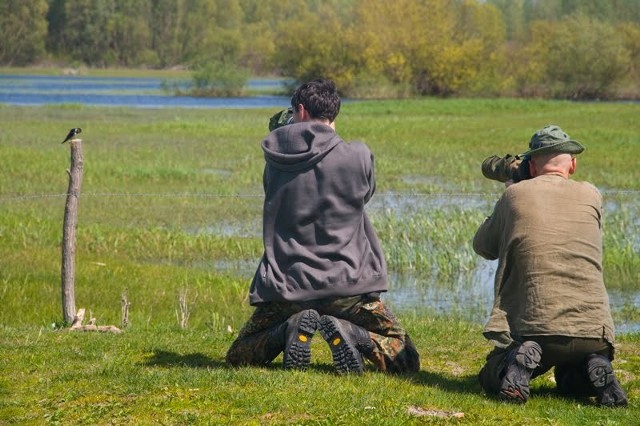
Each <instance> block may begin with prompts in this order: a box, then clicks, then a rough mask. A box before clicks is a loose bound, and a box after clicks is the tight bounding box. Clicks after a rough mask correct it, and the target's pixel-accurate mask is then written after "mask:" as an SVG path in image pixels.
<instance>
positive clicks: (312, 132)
mask: <svg viewBox="0 0 640 426" xmlns="http://www.w3.org/2000/svg"><path fill="white" fill-rule="evenodd" d="M341 140H342V139H340V137H339V136H338V135H337V134H336V132H335V130H333V129H332V128H331V127H330V126H328V125H326V124H322V123H317V122H312V121H307V122H302V123H293V124H289V125H286V126H282V127H279V128H277V129H275V130H274V131H273V132H271V133H269V135H268V136H267V137H266V138H265V139H264V140H263V141H262V150H263V151H264V158H265V160H266V161H267V163H269V164H270V165H271V166H273V167H275V168H277V169H279V170H283V171H290V172H291V171H298V170H305V169H308V168H311V167H313V166H314V165H315V164H316V163H317V162H319V161H320V160H322V158H324V156H325V155H327V154H328V153H329V152H330V151H331V150H332V149H333V148H334V147H335V146H336V145H337V144H338V143H339V142H340V141H341Z"/></svg>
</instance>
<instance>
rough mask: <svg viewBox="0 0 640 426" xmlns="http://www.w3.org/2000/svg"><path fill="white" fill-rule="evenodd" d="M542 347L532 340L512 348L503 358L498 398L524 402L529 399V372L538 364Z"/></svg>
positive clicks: (518, 402) (519, 402)
mask: <svg viewBox="0 0 640 426" xmlns="http://www.w3.org/2000/svg"><path fill="white" fill-rule="evenodd" d="M541 357H542V348H541V347H540V345H539V344H537V343H536V342H532V341H527V342H524V343H522V344H521V345H520V346H518V347H517V348H514V349H512V350H511V351H510V352H509V354H508V355H507V358H506V359H505V363H506V365H505V369H506V370H505V375H504V377H503V378H502V383H501V385H500V399H502V400H503V401H507V402H514V403H517V404H524V403H525V402H527V400H528V399H529V380H531V373H533V370H534V369H535V368H536V367H537V366H538V365H540V358H541Z"/></svg>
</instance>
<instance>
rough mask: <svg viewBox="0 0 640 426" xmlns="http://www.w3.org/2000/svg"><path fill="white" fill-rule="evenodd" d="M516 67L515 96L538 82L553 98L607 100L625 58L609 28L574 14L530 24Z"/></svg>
mask: <svg viewBox="0 0 640 426" xmlns="http://www.w3.org/2000/svg"><path fill="white" fill-rule="evenodd" d="M522 63H524V64H525V65H524V67H523V69H522V70H521V76H523V77H521V78H520V79H519V82H520V90H521V92H522V91H523V90H524V91H527V90H528V89H527V86H531V85H536V84H541V85H542V86H543V87H545V92H546V94H549V95H551V96H553V97H558V98H570V99H594V98H606V97H609V96H611V94H612V89H613V88H614V87H615V85H616V84H617V83H618V82H619V81H620V79H621V78H622V77H624V76H625V74H626V73H627V71H628V70H629V69H630V66H631V57H630V51H629V50H628V49H627V48H626V47H625V39H624V37H623V35H622V34H621V33H620V32H618V31H616V28H615V27H614V26H613V25H612V24H608V23H605V22H602V21H597V20H594V19H591V18H589V17H587V16H584V15H579V16H570V17H567V18H565V19H563V20H562V21H559V22H555V23H551V22H543V21H539V22H537V23H534V24H533V25H532V38H531V42H530V43H529V44H528V45H527V47H526V48H525V49H524V50H523V58H522Z"/></svg>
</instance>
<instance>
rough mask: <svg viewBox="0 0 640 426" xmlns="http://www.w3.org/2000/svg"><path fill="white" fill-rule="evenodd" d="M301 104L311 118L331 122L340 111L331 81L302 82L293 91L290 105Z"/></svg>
mask: <svg viewBox="0 0 640 426" xmlns="http://www.w3.org/2000/svg"><path fill="white" fill-rule="evenodd" d="M300 104H302V105H303V106H304V108H305V109H306V110H307V111H308V112H309V115H311V118H315V119H327V120H329V121H330V122H333V121H334V120H335V119H336V117H337V116H338V113H339V112H340V96H339V95H338V89H337V88H336V85H335V83H334V82H333V81H331V80H328V79H317V80H312V81H309V82H308V83H304V84H302V85H300V86H298V88H297V89H296V90H295V91H294V92H293V96H291V106H292V107H293V108H297V107H298V105H300Z"/></svg>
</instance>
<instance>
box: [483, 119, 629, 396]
mask: <svg viewBox="0 0 640 426" xmlns="http://www.w3.org/2000/svg"><path fill="white" fill-rule="evenodd" d="M529 148H530V149H529V151H527V152H526V153H524V154H523V156H524V157H525V158H528V159H529V168H530V174H531V177H532V178H531V179H527V180H522V181H520V182H519V183H515V184H511V182H507V189H506V191H505V192H504V194H503V195H502V197H501V198H500V199H499V200H498V202H497V203H496V205H495V208H494V211H493V213H492V215H491V216H490V217H488V218H487V219H486V221H485V222H484V223H483V224H482V225H481V226H480V228H479V229H478V231H477V233H476V235H475V237H474V240H473V248H474V250H475V251H476V253H478V254H479V255H481V256H482V257H484V258H487V259H498V268H497V271H496V276H495V290H494V293H495V300H494V304H493V309H492V311H491V314H490V317H489V320H488V322H487V324H486V326H485V330H484V335H485V337H487V339H489V340H490V341H492V342H493V343H494V345H495V349H494V350H493V352H491V353H490V354H489V356H488V357H487V363H486V364H485V366H484V367H483V368H482V370H481V371H480V375H479V378H480V383H481V385H482V387H483V389H484V390H485V391H486V392H487V393H490V394H498V395H499V396H500V398H502V399H504V400H506V401H510V402H518V403H524V402H526V401H527V399H528V397H529V380H530V379H531V377H535V376H538V375H540V374H543V373H544V372H546V371H548V370H549V369H550V368H551V367H554V366H555V371H554V373H555V379H556V384H557V389H558V392H559V393H561V394H565V395H574V396H596V397H597V401H598V403H599V404H601V405H606V406H625V405H627V397H626V395H625V393H624V391H623V390H622V388H621V387H620V385H619V383H618V381H617V379H616V377H615V375H614V372H613V368H612V366H611V362H610V361H611V360H613V354H614V347H613V344H614V326H613V320H612V318H611V313H610V311H609V298H608V295H607V292H606V289H605V286H604V281H603V275H602V197H601V195H600V193H599V192H598V190H597V189H596V188H595V187H594V186H593V185H591V184H589V183H587V182H578V181H574V180H570V179H569V176H570V175H571V174H573V173H574V172H575V169H576V161H577V160H576V158H575V156H576V155H577V154H579V153H581V152H582V151H583V150H584V148H583V146H582V145H581V144H580V143H579V142H577V141H574V140H572V139H570V138H569V136H568V135H567V134H566V133H565V132H563V131H562V129H560V128H559V127H558V126H554V125H550V126H547V127H545V128H543V129H541V130H539V131H538V132H536V133H535V134H534V135H533V137H532V138H531V141H530V143H529Z"/></svg>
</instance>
